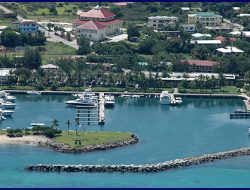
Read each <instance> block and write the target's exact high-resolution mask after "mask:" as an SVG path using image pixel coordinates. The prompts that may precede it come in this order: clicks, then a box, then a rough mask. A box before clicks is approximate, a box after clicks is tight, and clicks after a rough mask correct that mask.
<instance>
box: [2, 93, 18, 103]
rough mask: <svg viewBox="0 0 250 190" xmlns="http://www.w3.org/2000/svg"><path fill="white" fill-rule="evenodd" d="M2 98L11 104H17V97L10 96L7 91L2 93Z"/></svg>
mask: <svg viewBox="0 0 250 190" xmlns="http://www.w3.org/2000/svg"><path fill="white" fill-rule="evenodd" d="M0 98H1V99H3V100H6V101H9V102H15V101H16V97H15V96H10V95H9V93H7V92H5V91H0Z"/></svg>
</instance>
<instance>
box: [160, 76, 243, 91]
mask: <svg viewBox="0 0 250 190" xmlns="http://www.w3.org/2000/svg"><path fill="white" fill-rule="evenodd" d="M169 75H170V76H169V77H165V78H161V80H162V81H163V82H164V83H165V85H166V86H168V87H177V86H178V84H179V83H180V82H181V81H184V80H186V81H188V82H191V81H194V80H198V78H199V76H200V75H203V76H204V77H206V76H208V77H210V78H211V77H212V76H214V77H215V78H218V77H219V73H203V72H202V73H201V72H190V73H182V72H173V73H171V74H169ZM223 76H224V78H225V79H226V83H227V85H235V82H236V78H237V77H238V76H237V75H234V74H228V73H224V74H223Z"/></svg>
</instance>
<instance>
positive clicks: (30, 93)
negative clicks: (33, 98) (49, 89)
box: [26, 91, 42, 95]
mask: <svg viewBox="0 0 250 190" xmlns="http://www.w3.org/2000/svg"><path fill="white" fill-rule="evenodd" d="M26 93H27V94H29V95H41V94H42V93H41V92H39V91H27V92H26Z"/></svg>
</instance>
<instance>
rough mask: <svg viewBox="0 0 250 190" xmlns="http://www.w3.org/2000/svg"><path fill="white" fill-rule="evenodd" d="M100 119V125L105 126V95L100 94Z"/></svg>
mask: <svg viewBox="0 0 250 190" xmlns="http://www.w3.org/2000/svg"><path fill="white" fill-rule="evenodd" d="M98 104H99V106H98V107H99V111H98V113H99V117H98V124H99V125H103V124H104V123H105V114H104V111H105V106H104V93H99V102H98Z"/></svg>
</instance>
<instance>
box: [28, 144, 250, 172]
mask: <svg viewBox="0 0 250 190" xmlns="http://www.w3.org/2000/svg"><path fill="white" fill-rule="evenodd" d="M246 155H250V148H242V149H237V150H232V151H226V152H219V153H213V154H206V155H202V156H197V157H189V158H183V159H176V160H172V161H167V162H163V163H159V164H146V165H133V164H131V165H44V164H38V165H31V166H27V167H26V168H25V169H26V170H28V171H40V172H136V173H138V172H141V173H147V172H160V171H165V170H169V169H174V168H181V167H186V166H193V165H200V164H204V163H208V162H214V161H217V160H223V159H228V158H233V157H238V156H246Z"/></svg>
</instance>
